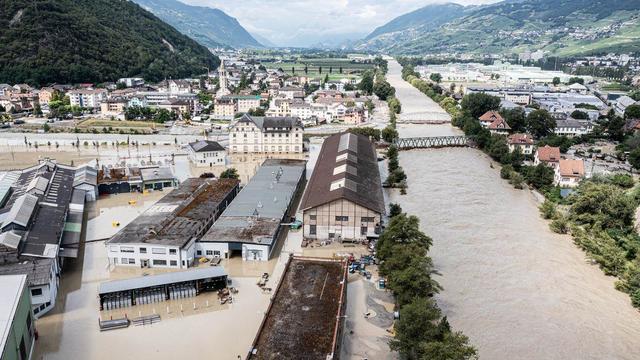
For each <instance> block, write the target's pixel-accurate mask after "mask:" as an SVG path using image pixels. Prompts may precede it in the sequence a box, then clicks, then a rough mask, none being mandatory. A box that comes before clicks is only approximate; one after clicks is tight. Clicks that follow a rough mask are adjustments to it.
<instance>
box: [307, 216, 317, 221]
mask: <svg viewBox="0 0 640 360" xmlns="http://www.w3.org/2000/svg"><path fill="white" fill-rule="evenodd" d="M316 218H317V216H316V215H309V220H315V219H316Z"/></svg>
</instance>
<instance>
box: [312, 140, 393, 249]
mask: <svg viewBox="0 0 640 360" xmlns="http://www.w3.org/2000/svg"><path fill="white" fill-rule="evenodd" d="M301 209H302V211H303V224H304V226H303V236H304V238H305V239H315V240H337V241H361V240H366V239H368V238H371V237H377V236H378V234H380V230H381V226H382V216H383V215H384V212H385V206H384V197H383V195H382V183H381V180H380V172H379V170H378V160H377V154H376V151H375V148H374V145H373V143H372V142H371V141H369V139H367V138H366V137H365V136H362V135H354V134H351V133H342V134H335V135H332V136H329V137H328V138H326V139H325V141H324V143H323V144H322V149H321V150H320V154H319V155H318V160H317V162H316V165H315V168H314V170H313V174H312V175H311V178H310V179H309V184H308V186H307V191H306V192H305V194H304V197H303V199H302V204H301Z"/></svg>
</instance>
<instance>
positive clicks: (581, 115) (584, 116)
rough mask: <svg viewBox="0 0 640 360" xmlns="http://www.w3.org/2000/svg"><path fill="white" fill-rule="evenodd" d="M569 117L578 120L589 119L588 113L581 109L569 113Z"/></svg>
mask: <svg viewBox="0 0 640 360" xmlns="http://www.w3.org/2000/svg"><path fill="white" fill-rule="evenodd" d="M571 117H572V118H574V119H578V120H587V119H589V114H587V113H586V112H584V111H581V110H574V111H573V112H572V113H571Z"/></svg>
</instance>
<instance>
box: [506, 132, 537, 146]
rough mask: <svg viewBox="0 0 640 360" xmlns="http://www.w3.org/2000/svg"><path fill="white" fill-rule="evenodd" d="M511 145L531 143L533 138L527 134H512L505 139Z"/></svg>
mask: <svg viewBox="0 0 640 360" xmlns="http://www.w3.org/2000/svg"><path fill="white" fill-rule="evenodd" d="M507 141H508V142H509V144H513V145H533V139H532V138H531V136H529V135H528V134H513V135H509V138H508V139H507Z"/></svg>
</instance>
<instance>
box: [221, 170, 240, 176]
mask: <svg viewBox="0 0 640 360" xmlns="http://www.w3.org/2000/svg"><path fill="white" fill-rule="evenodd" d="M239 178H240V175H238V170H236V169H235V168H229V169H226V170H224V171H223V172H222V173H221V174H220V179H239Z"/></svg>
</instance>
